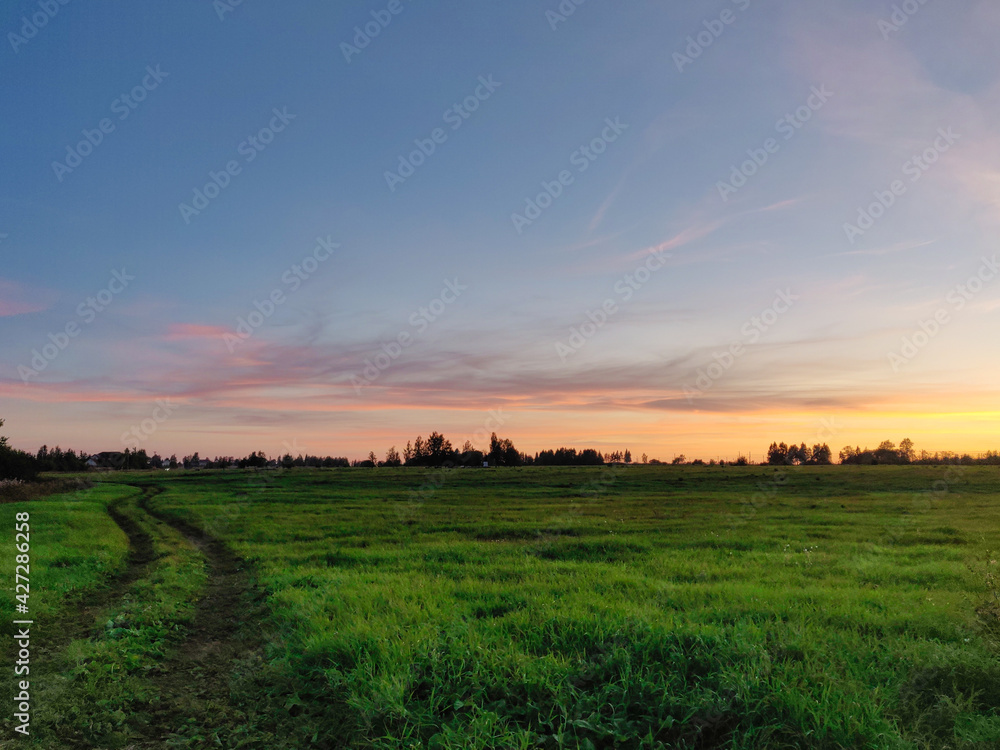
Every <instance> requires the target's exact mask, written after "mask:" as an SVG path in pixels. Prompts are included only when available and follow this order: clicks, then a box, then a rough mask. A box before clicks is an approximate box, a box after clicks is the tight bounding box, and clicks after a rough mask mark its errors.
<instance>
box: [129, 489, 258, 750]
mask: <svg viewBox="0 0 1000 750" xmlns="http://www.w3.org/2000/svg"><path fill="white" fill-rule="evenodd" d="M156 494H158V491H157V490H149V489H147V490H145V491H144V495H143V497H142V499H141V500H140V501H139V506H140V508H142V510H144V511H145V512H146V513H148V514H149V515H151V516H152V517H154V518H156V519H158V520H160V521H162V522H163V523H166V524H168V525H169V526H171V527H173V528H174V529H175V530H176V531H178V532H179V533H180V534H182V535H183V536H184V538H185V539H187V541H188V542H189V543H190V544H192V545H193V546H194V547H195V548H197V549H198V550H199V551H200V552H201V554H202V555H203V556H204V557H205V561H206V564H207V566H208V582H207V584H206V586H205V589H204V590H203V591H202V592H201V595H200V597H199V599H198V601H197V603H196V608H195V614H194V619H193V621H192V623H191V624H190V626H189V628H188V632H187V634H186V636H185V638H184V640H183V641H181V642H180V643H179V644H178V645H177V646H176V647H175V648H174V649H173V650H172V652H171V655H170V656H169V657H168V658H167V660H166V661H165V662H164V663H163V665H162V668H161V669H159V670H157V672H156V673H154V674H152V675H150V679H151V680H152V681H153V682H154V684H155V685H156V686H157V688H158V691H159V694H160V701H159V703H158V704H157V705H156V706H155V707H152V710H151V712H150V715H151V720H150V723H149V724H148V726H146V727H144V728H143V730H142V734H143V736H144V737H145V740H144V741H143V742H140V743H139V744H134V745H131V746H130V747H133V748H144V749H149V748H160V747H165V746H166V745H165V744H164V741H165V740H166V739H167V738H169V737H174V738H175V739H180V737H185V738H188V739H189V740H191V741H192V744H196V742H197V740H196V739H195V738H200V741H205V739H206V738H208V737H211V736H212V734H213V733H214V732H216V731H219V730H221V731H223V732H225V731H228V730H229V729H231V728H233V727H234V726H236V725H238V724H241V723H242V721H241V716H242V714H241V712H240V711H239V709H238V708H236V707H235V706H234V705H233V704H232V702H231V700H230V681H231V676H232V674H233V671H234V668H235V667H236V666H237V664H238V663H239V662H240V661H241V660H245V659H247V657H248V656H251V655H253V654H255V653H257V652H258V649H259V648H260V645H261V644H260V642H259V641H258V640H256V639H255V638H254V637H253V636H252V635H249V634H248V633H247V630H248V629H247V628H245V627H242V626H241V619H242V617H241V615H242V616H244V617H245V616H247V602H248V601H249V597H250V595H251V593H252V592H253V585H252V583H251V580H250V576H249V574H248V571H247V567H246V563H245V562H244V561H243V560H241V559H240V558H239V557H237V556H236V555H234V554H233V553H232V552H230V551H229V549H228V548H227V547H226V546H225V545H224V544H223V543H222V542H221V541H219V540H218V539H215V538H213V537H212V536H210V535H208V534H206V533H205V532H204V531H202V530H201V529H198V528H197V527H195V526H192V525H190V524H188V523H187V522H185V521H182V520H180V519H178V518H175V517H173V516H171V515H169V514H166V513H162V512H158V511H155V510H153V509H151V508H150V507H149V505H148V503H149V500H151V499H152V498H153V497H154V496H155V495H156ZM206 744H209V743H208V742H206Z"/></svg>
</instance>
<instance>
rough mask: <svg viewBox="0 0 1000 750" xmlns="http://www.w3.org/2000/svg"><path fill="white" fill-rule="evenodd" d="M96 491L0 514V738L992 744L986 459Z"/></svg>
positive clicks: (457, 744) (998, 498)
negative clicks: (27, 555)
mask: <svg viewBox="0 0 1000 750" xmlns="http://www.w3.org/2000/svg"><path fill="white" fill-rule="evenodd" d="M98 480H99V481H100V482H101V483H100V484H99V485H97V486H95V487H94V488H93V489H91V490H86V491H80V492H76V493H71V494H64V495H56V496H51V497H48V498H44V499H40V500H34V501H31V502H28V503H10V504H5V505H0V519H2V523H3V524H4V528H7V529H9V530H10V531H11V534H12V533H13V527H14V516H15V513H17V512H23V511H25V510H28V511H30V513H31V519H32V561H31V562H32V565H31V570H32V598H31V602H32V614H33V616H34V618H35V619H36V622H37V623H38V624H37V625H36V626H35V629H33V631H32V632H33V638H34V640H33V648H35V649H37V651H36V652H35V653H34V655H33V662H32V678H33V681H34V682H33V684H34V685H35V687H33V690H34V691H35V695H34V698H33V699H34V701H35V705H34V707H33V708H34V711H35V714H34V717H33V724H32V731H33V738H32V740H30V741H28V742H24V741H21V740H16V741H14V742H11V743H8V744H9V746H11V747H14V746H37V747H108V748H115V747H117V748H125V747H130V746H131V747H227V748H228V747H233V748H235V747H259V748H285V747H288V748H291V747H321V748H322V747H326V748H341V747H352V748H354V747H356V748H385V749H388V748H424V747H427V748H456V749H457V748H533V747H546V748H560V747H562V748H632V747H636V748H638V747H644V748H733V749H735V748H996V747H1000V662H998V650H997V645H998V644H997V638H996V635H997V608H996V595H997V590H996V585H995V571H996V570H997V565H996V563H995V560H996V556H995V555H994V554H993V553H992V552H991V550H992V549H995V548H996V546H997V532H998V530H1000V474H998V472H997V470H996V469H992V468H985V467H984V468H980V467H974V468H962V467H846V466H845V467H840V466H837V467H829V468H820V467H802V468H789V469H775V468H773V467H746V468H736V467H726V468H716V467H645V466H640V467H629V468H622V469H610V468H604V469H581V468H573V469H552V468H548V469H541V468H540V469H535V468H526V469H510V470H490V471H478V470H470V471H452V472H443V473H441V472H424V471H417V470H412V469H399V470H394V469H378V470H371V471H365V470H357V469H343V470H341V469H337V470H301V469H295V470H292V471H290V472H260V473H250V472H246V473H245V472H188V473H184V472H180V473H174V472H171V473H170V474H165V473H132V474H128V473H126V474H115V475H102V476H100V477H98ZM109 509H110V510H111V512H112V513H113V514H114V519H113V518H112V516H110V515H109V513H108V512H109ZM116 520H117V523H116ZM123 528H124V531H123ZM126 534H127V536H126ZM128 540H131V542H132V551H131V554H130V555H127V554H126V545H127V541H128ZM214 540H219V541H220V542H221V543H222V544H218V545H216V544H214ZM2 565H3V573H4V575H5V576H7V578H6V580H13V558H12V555H7V556H5V558H4V559H3V560H2ZM12 597H13V592H12V591H9V590H5V591H4V592H3V602H4V607H5V610H4V611H6V612H10V611H12V609H13V598H12ZM81 602H85V603H87V605H88V606H87V608H86V609H85V610H84V611H83V612H82V613H81V612H80V611H79V608H80V603H81ZM5 619H6V620H7V622H6V623H5V624H4V626H3V627H4V628H5V630H4V631H3V635H4V636H8V635H9V628H10V625H9V621H10V619H12V618H5ZM8 640H9V638H8ZM12 682H13V678H12V677H9V678H8V679H6V680H4V681H3V688H2V690H3V691H4V693H3V697H4V699H5V700H6V699H8V693H7V692H6V691H8V690H9V689H10V688H11V687H12ZM8 705H9V703H8ZM10 723H11V722H10V720H9V718H8V720H7V724H8V725H9V724H10ZM11 736H12V732H11V731H10V728H9V726H8V727H5V732H4V735H3V737H4V738H5V739H6V738H9V737H11ZM0 746H7V745H3V744H2V743H0Z"/></svg>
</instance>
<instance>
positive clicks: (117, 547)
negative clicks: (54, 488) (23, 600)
mask: <svg viewBox="0 0 1000 750" xmlns="http://www.w3.org/2000/svg"><path fill="white" fill-rule="evenodd" d="M140 494H141V493H140V491H139V490H138V489H136V488H134V487H126V486H122V485H103V486H102V485H98V486H96V487H94V488H93V489H90V490H85V491H82V492H79V493H73V494H72V495H70V496H65V495H57V496H53V497H50V498H46V499H44V500H41V501H35V502H32V503H28V504H10V505H4V506H0V510H2V512H3V516H4V517H7V516H10V517H11V519H10V520H11V525H10V528H13V517H14V515H13V514H15V513H17V512H23V511H24V510H25V509H27V510H29V511H30V513H31V525H32V527H31V534H32V541H33V545H32V568H31V572H32V592H33V594H32V596H31V599H30V607H31V617H32V619H34V621H35V624H34V625H33V626H32V645H33V649H34V650H33V657H32V663H31V674H30V676H29V679H30V680H31V684H32V686H33V687H32V691H31V692H32V701H33V704H34V712H33V716H32V723H31V744H32V745H33V746H35V747H45V748H54V747H61V748H69V747H105V748H115V747H124V746H125V745H126V743H127V740H128V737H129V736H130V731H131V730H130V726H131V725H134V724H135V723H136V722H142V721H143V720H144V717H145V716H146V715H147V714H148V712H149V710H151V709H154V708H155V707H156V704H157V700H158V698H159V696H158V694H157V693H156V692H155V691H154V690H152V689H151V687H150V684H149V681H148V679H147V678H148V677H149V675H150V674H151V672H153V671H154V670H156V669H157V668H158V664H159V663H160V662H161V661H162V660H163V658H164V657H165V656H166V654H167V653H168V651H169V648H170V646H171V644H172V643H174V642H176V641H177V640H178V639H179V638H180V637H181V636H182V635H183V632H184V626H185V624H186V623H187V622H188V621H189V619H190V614H191V611H192V609H193V602H194V599H195V597H196V596H197V593H198V591H199V590H200V589H201V588H202V586H203V585H204V582H205V571H204V566H203V561H202V559H201V556H200V555H199V554H198V553H197V552H196V551H195V550H194V549H192V548H191V546H190V545H188V544H187V543H186V542H185V540H184V539H183V537H182V536H181V535H180V534H178V533H177V532H176V531H174V530H173V529H172V528H170V527H169V526H167V525H166V524H163V523H161V522H159V521H157V520H155V519H153V518H151V517H150V516H148V515H147V514H145V513H144V512H142V511H141V510H140V509H139V508H137V507H136V505H135V502H136V500H137V498H138V496H139V495H140ZM112 504H113V505H114V506H115V507H116V508H117V512H118V513H120V514H121V515H123V516H126V517H128V518H130V519H131V520H132V521H133V522H134V523H135V524H137V525H138V527H139V528H141V529H142V530H143V531H144V532H145V533H146V534H147V535H148V536H149V537H150V538H151V540H152V543H153V546H154V550H155V559H153V560H152V561H151V562H150V564H149V565H148V566H147V567H146V569H145V570H144V575H143V576H142V577H141V578H139V579H138V580H135V581H134V582H132V583H130V584H129V585H128V587H127V588H125V589H124V590H123V591H122V592H121V593H122V596H120V597H114V598H113V599H112V601H111V602H110V603H109V605H108V606H107V607H103V608H100V609H98V610H97V611H96V612H90V613H89V619H90V620H91V621H92V622H93V625H92V626H91V627H89V628H88V627H86V623H80V624H79V625H78V624H76V623H75V622H74V620H75V619H76V616H77V613H78V610H79V608H80V607H82V606H85V605H87V604H89V603H91V601H92V598H93V597H94V596H96V595H100V594H101V593H102V592H103V591H104V589H106V587H107V586H108V582H109V578H110V576H111V575H112V574H114V573H119V572H121V571H122V570H123V569H124V567H125V565H126V559H125V552H126V550H127V538H126V537H125V535H124V533H123V532H122V531H121V530H120V529H119V528H118V526H117V525H116V524H115V523H114V522H113V521H112V520H111V519H110V517H109V516H108V514H107V511H106V509H107V507H108V505H112ZM25 506H27V507H25ZM5 593H6V592H5ZM8 606H10V607H12V606H13V605H12V604H9V603H8ZM6 611H11V610H10V609H8V610H6ZM7 627H11V626H10V623H9V622H8V623H6V625H5V630H6V629H7ZM74 627H76V628H82V630H83V631H84V632H85V633H86V631H88V630H89V631H90V632H89V633H87V634H86V635H85V636H84V637H81V638H77V639H74V640H72V641H70V642H69V643H68V644H67V645H66V646H65V648H64V649H62V650H61V651H59V652H58V653H55V654H52V653H49V652H48V651H49V650H47V649H46V648H45V646H46V643H47V639H53V638H58V637H59V634H60V631H61V630H62V629H64V628H74ZM94 633H96V635H94ZM39 647H41V648H39ZM12 686H13V683H12V682H10V683H8V682H6V681H5V685H4V688H5V690H6V689H8V688H9V687H12ZM12 734H13V732H12V731H11V732H10V733H9V734H8V735H7V736H11V735H12Z"/></svg>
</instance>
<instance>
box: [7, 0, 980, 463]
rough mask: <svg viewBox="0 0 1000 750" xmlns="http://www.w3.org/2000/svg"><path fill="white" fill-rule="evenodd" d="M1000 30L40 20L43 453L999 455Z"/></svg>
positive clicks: (250, 18) (29, 223)
mask: <svg viewBox="0 0 1000 750" xmlns="http://www.w3.org/2000/svg"><path fill="white" fill-rule="evenodd" d="M998 31H1000V6H997V4H996V3H995V2H992V1H991V0H967V1H965V2H962V3H961V4H960V7H956V6H954V5H950V4H945V3H944V2H941V0H927V1H926V2H918V1H917V0H908V2H905V3H901V4H896V3H892V2H882V1H881V0H878V1H875V0H864V1H862V0H831V1H830V2H826V3H822V4H816V3H802V4H792V3H764V2H760V1H759V0H711V1H704V2H702V1H700V0H699V1H696V2H685V3H671V2H664V1H663V0H658V1H655V2H654V1H653V0H635V1H634V2H628V3H612V2H609V1H608V0H564V1H563V2H561V3H560V2H557V1H556V0H548V1H547V2H544V1H543V2H524V1H522V0H510V1H509V2H505V3H489V2H482V1H481V0H462V1H461V2H459V1H458V0H454V1H447V2H445V1H442V2H431V0H375V1H374V2H355V3H322V2H312V1H306V0H292V1H290V2H286V3H281V4H276V3H265V2H263V1H262V0H243V2H239V3H237V2H236V0H218V1H217V2H212V0H177V1H176V2H171V3H169V4H165V3H153V2H148V1H146V0H136V1H134V2H130V3H114V4H111V3H90V2H85V0H41V1H39V0H34V1H24V0H14V1H12V2H8V3H5V4H4V7H3V10H0V33H2V34H3V40H0V60H2V65H0V102H2V105H0V106H2V108H3V116H2V118H0V155H2V175H3V179H2V180H0V258H2V262H0V418H3V419H4V420H5V422H6V424H5V426H4V428H3V430H4V434H6V435H8V436H9V437H10V440H11V443H12V444H13V445H15V446H16V447H19V448H22V449H25V450H31V451H34V450H36V449H37V448H38V447H39V446H41V445H42V444H48V445H49V446H50V447H51V446H53V445H56V444H59V445H61V446H62V447H64V448H67V447H73V448H76V449H81V450H85V451H88V452H97V451H102V450H122V449H123V448H125V447H131V448H139V447H141V448H144V449H146V450H147V451H148V452H149V453H150V454H152V453H154V452H159V453H161V454H164V455H169V454H171V453H176V454H178V455H183V454H186V453H192V452H194V451H199V452H200V453H201V455H202V456H206V455H211V456H215V455H237V456H240V455H246V454H248V453H249V452H250V451H252V450H263V451H265V452H266V453H268V454H270V455H279V454H284V453H285V452H292V453H310V454H319V455H328V454H329V455H345V456H348V457H351V458H357V457H363V456H366V455H367V454H368V451H370V450H373V451H375V452H376V453H378V454H380V455H381V454H383V453H384V452H385V451H386V450H387V449H388V448H389V447H390V446H393V445H395V446H397V447H398V448H402V447H403V445H405V443H406V441H407V440H408V439H412V438H413V437H415V436H416V435H417V434H423V435H426V434H428V433H429V432H430V431H432V430H439V431H441V432H443V433H444V434H445V435H446V436H448V437H449V438H450V439H451V440H452V442H453V443H455V444H456V445H461V444H462V443H463V442H464V441H465V439H471V440H472V442H473V443H474V444H476V445H477V447H485V446H486V444H487V443H488V435H489V433H490V432H492V431H494V430H495V431H497V432H498V433H499V434H500V435H501V436H502V437H510V438H511V439H512V440H513V441H514V443H515V445H516V446H517V447H518V448H519V449H520V450H522V451H528V452H533V451H536V450H541V449H545V448H555V447H559V446H561V445H568V446H576V447H580V448H583V447H594V448H598V449H601V450H613V449H624V448H629V449H631V451H632V452H633V454H634V455H635V456H636V457H638V456H639V455H640V454H641V453H646V454H648V456H649V457H651V458H652V457H655V458H659V459H661V460H670V459H671V458H673V457H674V456H676V455H678V454H682V453H683V454H685V455H686V456H687V457H688V458H694V457H701V458H704V459H706V460H707V459H709V458H720V457H721V458H735V457H736V456H737V455H738V454H745V455H750V456H751V457H755V458H760V457H761V456H762V455H763V453H764V452H765V451H766V448H767V445H768V444H770V442H771V441H773V440H785V441H789V442H790V441H796V442H807V443H809V444H810V445H811V444H813V443H818V442H827V443H829V444H830V445H831V447H833V449H834V453H836V452H837V451H838V450H839V449H840V448H841V447H842V446H844V445H848V444H857V445H861V446H864V445H866V444H867V445H870V446H872V447H874V446H875V445H877V444H878V443H879V442H881V441H882V440H884V439H891V440H894V441H896V442H899V440H901V439H902V438H904V437H910V438H911V439H912V440H913V441H914V443H915V444H916V447H917V449H918V450H920V449H927V450H930V451H935V450H958V451H969V452H973V453H975V452H979V451H985V450H989V449H996V448H997V447H998V445H1000V441H997V440H996V432H997V430H996V428H997V424H998V417H1000V391H998V386H997V379H996V373H997V371H998V365H1000V354H998V348H997V345H996V339H995V332H996V331H997V325H998V323H1000V278H998V277H1000V256H998V254H997V253H998V251H1000V247H998V243H997V229H998V225H1000V126H998V125H997V123H1000V79H998V73H1000V70H998V63H1000V52H998V50H997V47H996V44H995V39H996V37H997V33H998Z"/></svg>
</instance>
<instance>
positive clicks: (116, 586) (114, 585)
mask: <svg viewBox="0 0 1000 750" xmlns="http://www.w3.org/2000/svg"><path fill="white" fill-rule="evenodd" d="M123 502H124V501H122V500H118V501H115V502H113V503H112V504H111V505H109V506H108V515H109V516H110V517H111V520H112V521H114V522H115V524H116V525H117V526H118V528H120V529H121V530H122V533H124V534H125V536H126V537H128V552H127V553H126V557H125V561H126V567H125V569H124V570H123V571H121V572H120V573H118V574H117V575H116V576H114V577H113V578H112V579H111V581H110V582H109V585H108V587H107V588H104V589H101V590H99V591H95V592H93V593H92V594H90V595H88V597H87V598H86V600H85V601H84V602H83V604H82V606H81V607H79V608H77V609H76V610H74V611H73V612H72V613H69V614H67V615H66V616H65V617H61V618H59V619H58V620H56V621H53V623H52V625H51V626H50V629H51V630H50V632H46V634H45V637H44V638H42V639H41V643H42V644H43V645H42V647H41V649H40V651H39V657H40V659H41V660H43V661H44V660H46V659H47V657H48V656H50V655H52V654H55V653H58V652H60V651H62V650H63V649H64V648H66V646H68V645H69V644H70V643H72V642H73V641H76V640H81V639H84V638H91V637H93V636H95V635H98V634H99V633H100V632H101V624H100V623H99V622H98V617H99V616H100V615H101V614H102V613H103V612H104V611H106V610H107V609H109V608H110V607H112V605H114V604H115V603H116V602H118V601H121V600H122V599H123V598H124V597H125V595H126V593H127V591H128V589H129V586H131V585H132V584H133V583H135V582H136V581H138V580H139V579H140V578H142V577H143V576H144V575H145V574H146V569H147V568H148V567H149V564H150V563H151V562H152V561H153V560H154V559H155V558H156V551H155V549H154V548H153V540H152V538H151V537H150V536H149V534H147V533H146V532H145V531H144V530H143V529H142V527H140V526H139V524H137V523H136V522H135V521H133V520H132V519H131V518H129V517H128V516H127V515H125V514H124V513H122V512H121V510H119V507H120V506H121V505H122V503H123ZM43 627H44V625H43ZM47 630H48V629H47Z"/></svg>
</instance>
